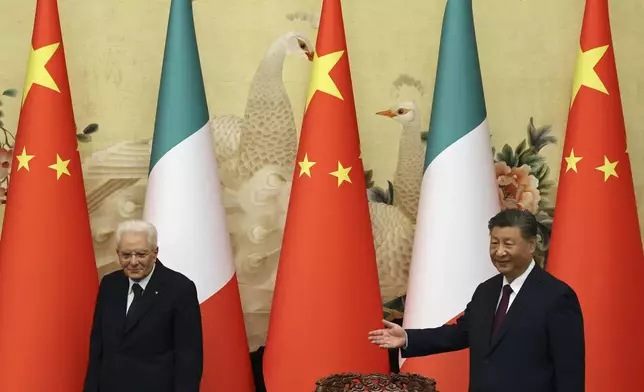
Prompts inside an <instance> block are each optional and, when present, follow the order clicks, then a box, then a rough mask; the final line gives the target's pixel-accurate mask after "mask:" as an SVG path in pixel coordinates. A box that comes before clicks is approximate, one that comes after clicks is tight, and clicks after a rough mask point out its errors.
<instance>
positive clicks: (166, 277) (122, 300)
mask: <svg viewBox="0 0 644 392" xmlns="http://www.w3.org/2000/svg"><path fill="white" fill-rule="evenodd" d="M116 241H117V254H118V258H119V261H120V264H121V266H122V267H123V270H122V271H115V272H112V273H111V274H109V275H106V276H105V277H103V279H102V281H101V285H100V288H99V292H98V298H97V301H96V308H95V312H94V325H93V327H92V332H91V337H90V356H89V357H90V358H89V365H88V368H87V375H86V378H85V388H84V392H141V391H154V392H198V391H199V384H200V382H201V374H202V368H203V348H202V333H201V312H200V308H199V300H198V299H197V289H196V287H195V285H194V283H193V282H192V281H191V280H189V279H188V278H186V277H185V276H184V275H182V274H180V273H178V272H175V271H172V270H170V269H169V268H167V267H165V266H164V265H163V264H161V262H160V261H159V260H157V258H156V257H157V254H158V247H157V232H156V229H155V228H154V226H153V225H152V224H150V223H148V222H145V221H140V220H132V221H127V222H123V223H122V224H121V225H120V226H119V227H118V229H117V231H116Z"/></svg>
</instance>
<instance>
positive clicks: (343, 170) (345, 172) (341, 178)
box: [329, 161, 351, 188]
mask: <svg viewBox="0 0 644 392" xmlns="http://www.w3.org/2000/svg"><path fill="white" fill-rule="evenodd" d="M350 170H351V168H350V167H343V166H342V164H341V163H340V161H338V170H336V171H334V172H331V173H329V174H330V175H332V176H334V177H337V178H338V188H339V187H340V185H341V184H342V183H343V182H345V181H346V182H349V183H351V178H349V171H350Z"/></svg>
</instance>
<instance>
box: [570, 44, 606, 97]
mask: <svg viewBox="0 0 644 392" xmlns="http://www.w3.org/2000/svg"><path fill="white" fill-rule="evenodd" d="M607 50H608V45H604V46H599V47H597V48H593V49H589V50H587V51H585V52H584V51H582V50H581V47H579V52H577V65H576V67H575V77H574V79H573V82H572V99H571V100H570V106H571V107H572V104H573V103H575V98H577V94H578V93H579V90H580V89H581V86H586V87H589V88H592V89H594V90H597V91H600V92H602V93H604V94H608V90H606V86H604V83H603V82H602V80H601V79H600V78H599V75H597V72H595V66H596V65H597V63H599V60H601V59H602V57H604V54H605V53H606V51H607Z"/></svg>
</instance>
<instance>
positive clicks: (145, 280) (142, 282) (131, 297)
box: [125, 264, 156, 314]
mask: <svg viewBox="0 0 644 392" xmlns="http://www.w3.org/2000/svg"><path fill="white" fill-rule="evenodd" d="M155 267H156V264H154V265H153V266H152V271H150V273H149V274H148V276H146V277H145V278H143V279H141V280H140V281H138V282H136V281H134V280H132V279H131V278H128V280H129V281H130V286H129V288H128V290H127V306H126V308H125V314H127V312H128V311H129V310H130V305H132V301H134V290H132V286H134V283H138V284H139V286H141V288H142V289H143V292H145V286H147V285H148V282H149V281H150V277H152V273H153V272H154V268H155Z"/></svg>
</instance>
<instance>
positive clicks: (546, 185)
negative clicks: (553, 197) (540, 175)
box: [539, 180, 555, 193]
mask: <svg viewBox="0 0 644 392" xmlns="http://www.w3.org/2000/svg"><path fill="white" fill-rule="evenodd" d="M554 185H555V182H554V181H550V180H544V181H539V190H540V191H541V190H542V189H543V190H546V189H551V188H552V187H553V186H554ZM542 193H543V192H542Z"/></svg>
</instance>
